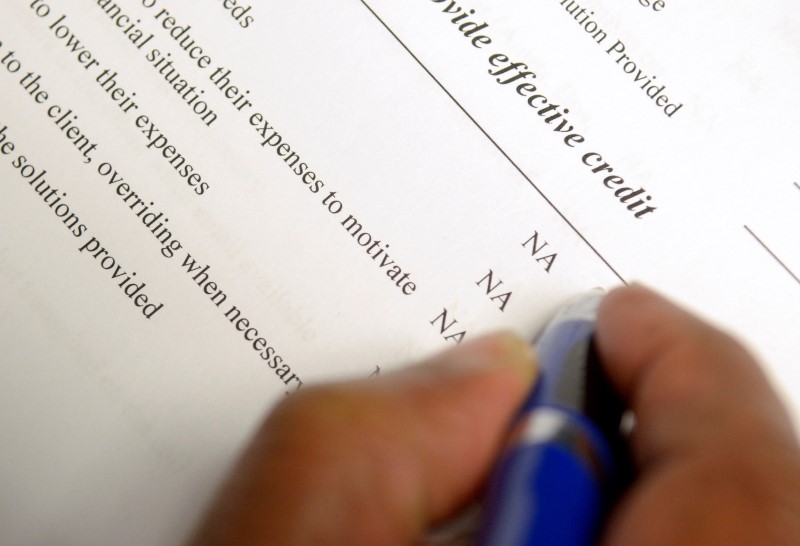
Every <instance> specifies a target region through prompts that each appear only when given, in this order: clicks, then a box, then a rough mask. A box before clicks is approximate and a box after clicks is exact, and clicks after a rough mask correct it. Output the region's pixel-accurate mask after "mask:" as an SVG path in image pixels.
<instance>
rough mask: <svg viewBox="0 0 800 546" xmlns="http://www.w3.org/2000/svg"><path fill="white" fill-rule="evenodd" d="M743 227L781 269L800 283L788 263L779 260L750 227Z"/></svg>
mask: <svg viewBox="0 0 800 546" xmlns="http://www.w3.org/2000/svg"><path fill="white" fill-rule="evenodd" d="M744 229H746V230H747V233H749V234H750V235H752V237H753V239H755V240H756V241H758V244H760V245H761V247H762V248H763V249H764V250H766V251H767V252H769V255H770V256H772V257H773V258H774V259H775V261H776V262H778V263H779V264H780V266H781V267H782V268H783V269H785V270H786V272H787V273H788V274H789V275H791V276H792V278H793V279H794V280H795V282H797V284H800V277H798V276H797V275H796V274H795V273H794V271H792V270H791V269H789V266H788V265H786V264H785V263H784V262H783V260H781V259H780V258H779V257H778V255H777V254H775V253H774V252H773V251H772V249H771V248H770V247H768V246H767V244H766V243H765V242H764V241H762V240H761V239H760V238H759V237H758V235H756V234H755V233H753V230H752V229H750V228H749V227H747V226H744Z"/></svg>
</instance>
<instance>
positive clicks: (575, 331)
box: [478, 289, 627, 546]
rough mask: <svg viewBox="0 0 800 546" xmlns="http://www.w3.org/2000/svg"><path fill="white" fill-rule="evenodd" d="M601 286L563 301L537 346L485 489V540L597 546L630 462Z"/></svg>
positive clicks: (493, 545)
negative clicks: (608, 360)
mask: <svg viewBox="0 0 800 546" xmlns="http://www.w3.org/2000/svg"><path fill="white" fill-rule="evenodd" d="M602 297H603V291H602V290H600V289H597V290H594V291H592V292H590V293H587V294H585V295H582V296H579V297H578V298H576V299H574V300H572V301H571V302H570V303H568V304H567V305H566V306H564V307H563V308H562V309H561V310H560V311H559V312H558V313H557V314H556V316H555V317H554V318H553V319H552V321H551V322H550V323H549V324H548V325H547V327H546V328H545V330H544V331H543V332H542V334H541V335H540V336H539V339H538V340H537V342H536V352H537V354H538V357H539V363H540V377H539V381H538V382H537V384H536V386H535V387H534V389H533V391H532V392H531V394H530V395H529V397H528V399H527V400H526V401H525V403H524V405H523V407H522V409H521V410H520V412H519V414H518V415H517V417H516V419H515V420H514V423H513V425H512V428H511V432H510V434H509V439H508V442H507V445H506V448H505V450H504V452H503V454H502V455H501V457H500V459H499V460H498V462H497V464H496V466H495V469H494V472H493V475H492V477H491V478H490V481H489V486H488V490H487V499H486V504H485V506H484V520H483V527H482V529H481V532H480V534H479V541H478V543H479V544H480V545H485V546H521V545H528V546H585V545H591V544H594V542H595V540H596V539H597V535H598V532H599V530H600V526H601V523H602V521H603V518H604V516H605V514H606V512H607V511H608V508H609V507H610V506H611V504H612V503H613V499H614V497H615V496H616V494H618V492H619V490H620V489H621V486H622V483H623V481H624V478H625V470H626V468H627V464H626V459H627V457H626V455H625V448H624V442H623V441H622V435H621V433H620V423H621V419H622V415H623V412H624V409H625V408H624V405H623V404H622V403H621V401H620V399H619V398H618V397H617V396H616V395H615V393H614V391H613V389H612V388H611V386H610V384H609V383H608V381H607V380H606V377H605V374H604V373H603V371H602V369H601V368H600V364H599V362H598V358H597V354H596V351H595V348H594V329H595V327H594V325H595V319H596V316H597V308H598V306H599V304H600V300H601V299H602Z"/></svg>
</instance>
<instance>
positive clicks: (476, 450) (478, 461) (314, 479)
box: [197, 334, 535, 545]
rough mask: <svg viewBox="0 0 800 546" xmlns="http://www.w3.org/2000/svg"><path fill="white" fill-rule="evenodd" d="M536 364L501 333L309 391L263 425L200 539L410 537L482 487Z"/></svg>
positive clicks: (392, 540) (374, 541) (387, 540)
mask: <svg viewBox="0 0 800 546" xmlns="http://www.w3.org/2000/svg"><path fill="white" fill-rule="evenodd" d="M534 375H535V364H534V357H533V353H532V351H531V349H530V348H529V345H528V344H527V343H525V342H524V341H522V340H521V339H519V338H517V337H515V336H513V335H510V334H500V335H494V336H487V337H483V338H480V339H477V340H475V341H472V342H468V343H464V344H463V345H461V346H459V347H457V348H455V349H453V350H450V351H447V352H445V353H442V354H441V355H439V356H437V357H434V358H433V359H431V361H429V362H427V363H424V364H422V365H418V366H414V367H412V368H408V369H405V370H403V371H400V372H398V373H394V374H389V375H386V376H384V377H382V378H379V379H377V380H371V381H369V380H367V381H354V382H348V383H339V384H331V385H326V386H319V387H312V388H308V389H307V390H305V391H301V392H300V393H298V394H296V395H294V396H292V397H291V398H288V399H287V400H285V401H284V402H283V403H282V404H280V405H279V406H278V407H277V408H276V410H275V411H274V412H273V413H272V415H271V416H270V417H269V418H268V419H267V421H266V422H265V424H264V425H263V426H262V428H261V430H260V431H259V432H258V433H257V435H256V437H255V439H254V441H253V443H252V445H251V446H250V448H249V449H248V451H247V452H246V454H245V456H244V457H243V459H242V461H241V462H240V464H239V466H238V468H237V470H236V472H235V473H234V475H233V477H232V479H231V481H230V482H229V483H228V484H227V486H226V488H225V489H224V491H223V494H222V495H221V496H220V499H219V501H218V502H217V504H216V506H215V507H214V508H213V509H212V511H211V513H210V515H209V517H208V519H207V521H206V522H205V523H204V525H203V527H202V528H201V530H200V532H199V534H198V535H197V543H198V544H232V543H235V544H257V543H259V544H264V543H269V544H371V545H379V544H398V543H411V542H413V541H414V540H415V539H417V538H418V537H419V536H421V534H422V533H423V532H424V531H425V530H426V529H427V528H428V527H430V526H432V525H434V524H435V523H436V522H439V521H441V520H442V519H444V518H446V517H448V516H450V515H452V514H453V513H455V512H456V511H457V510H458V509H459V508H461V507H463V506H464V505H465V504H466V503H467V502H468V501H469V500H470V499H471V498H472V497H474V496H475V494H476V493H477V491H478V489H479V488H480V487H481V485H482V483H483V481H484V480H485V478H486V476H487V474H488V472H489V470H490V467H491V464H492V462H493V460H494V458H495V457H496V455H497V454H498V452H499V450H500V448H501V445H502V441H503V437H504V434H505V432H506V427H507V424H508V423H509V421H510V419H511V418H512V416H513V414H514V412H515V411H516V409H517V408H518V407H519V405H520V404H521V403H522V401H523V400H524V398H525V395H526V394H527V392H528V389H529V388H530V385H531V383H532V381H533V378H534Z"/></svg>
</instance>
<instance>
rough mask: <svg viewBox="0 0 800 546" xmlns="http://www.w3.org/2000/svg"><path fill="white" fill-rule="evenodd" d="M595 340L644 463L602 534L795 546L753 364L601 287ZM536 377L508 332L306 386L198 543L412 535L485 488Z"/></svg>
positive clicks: (787, 474) (781, 415)
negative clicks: (394, 366)
mask: <svg viewBox="0 0 800 546" xmlns="http://www.w3.org/2000/svg"><path fill="white" fill-rule="evenodd" d="M597 336H598V347H599V350H600V352H601V356H602V358H603V360H604V362H605V364H606V367H607V369H608V372H609V374H610V375H611V377H612V380H613V381H614V382H615V384H616V386H617V387H618V388H619V390H620V392H621V393H623V394H624V395H625V396H626V397H627V398H628V400H629V401H630V404H631V407H632V408H633V410H634V412H635V413H636V417H637V426H636V429H635V431H634V434H633V438H632V444H633V445H632V447H633V450H634V455H635V458H636V462H637V464H638V467H639V478H638V479H637V481H636V482H635V484H634V485H633V487H632V488H631V490H630V491H629V493H628V495H627V496H626V497H625V498H624V499H623V501H622V502H621V503H620V505H619V506H618V508H617V510H616V511H615V513H614V515H613V517H612V518H611V520H610V522H609V524H608V526H607V529H606V532H605V538H604V543H605V544H607V545H608V546H639V545H643V544H647V545H654V546H657V545H680V546H694V545H697V546H699V545H703V546H714V545H725V546H728V545H731V544H736V545H750V544H752V545H763V544H770V545H783V544H786V545H790V544H791V545H797V544H800V449H799V448H798V445H797V441H796V439H795V436H794V431H793V429H792V426H791V424H790V421H789V419H788V417H787V415H786V414H785V412H784V410H783V408H782V407H781V405H780V403H779V402H778V400H777V398H776V396H775V394H774V392H773V391H772V389H771V388H770V387H769V385H768V383H767V381H766V379H765V378H764V376H763V374H762V373H761V371H760V370H759V368H758V366H757V365H756V364H755V363H754V361H753V360H752V358H751V357H750V356H749V355H748V354H747V353H746V352H745V351H744V350H743V349H742V348H741V347H740V346H739V345H737V344H736V343H735V342H734V341H732V340H731V339H729V338H727V337H726V336H724V335H723V334H721V333H720V332H718V331H717V330H714V329H713V328H711V327H709V326H708V325H706V324H704V323H702V322H700V321H699V320H698V319H696V318H694V317H692V316H691V315H689V314H687V313H685V312H683V311H681V310H680V309H678V308H676V307H674V306H673V305H671V304H670V303H668V302H667V301H665V300H663V299H662V298H660V297H658V296H656V295H654V294H652V293H651V292H649V291H647V290H645V289H643V288H640V287H634V288H626V289H620V290H617V291H615V292H612V293H611V294H609V295H608V296H607V297H606V298H605V300H604V302H603V304H602V306H601V309H600V317H599V320H598V335H597ZM534 377H535V359H534V357H533V355H532V353H531V352H530V350H529V348H528V344H527V343H525V342H523V341H521V340H519V339H518V338H516V337H514V336H512V335H510V334H502V335H495V336H488V337H485V338H481V339H478V340H475V341H472V342H469V343H465V344H463V345H461V346H460V347H458V348H455V349H453V350H451V351H448V352H446V353H443V354H441V355H439V356H437V357H435V358H434V359H432V361H430V362H428V363H425V364H422V365H419V366H416V367H413V368H409V369H406V370H403V371H401V372H397V373H395V374H390V375H387V376H384V377H382V378H380V379H377V380H370V381H358V382H349V383H339V384H333V385H328V386H320V387H311V388H308V389H306V390H304V391H301V392H300V393H298V394H295V395H293V396H292V397H290V398H288V399H287V400H285V401H284V402H283V403H281V404H280V405H279V406H278V407H277V408H276V410H275V411H274V412H273V413H272V415H270V417H269V418H268V419H267V421H266V422H265V424H264V425H263V427H262V428H261V430H260V431H259V432H258V433H257V435H256V437H255V439H254V441H253V443H252V445H251V446H250V448H249V449H248V451H247V452H246V454H245V456H244V457H243V459H242V461H241V462H240V464H239V465H238V467H237V469H236V471H235V473H234V474H233V476H232V478H231V480H230V481H229V482H228V484H227V485H226V487H225V489H224V490H223V492H222V494H221V495H220V497H219V499H218V500H217V503H216V504H215V506H214V507H213V509H212V511H211V512H210V514H209V516H208V518H207V519H206V520H205V522H204V523H203V525H202V527H201V528H200V530H199V532H198V534H197V536H196V538H195V542H196V544H206V545H211V544H242V545H246V544H347V545H350V544H365V545H382V544H410V543H414V542H417V541H418V540H419V539H420V537H422V536H423V535H424V533H425V531H426V530H427V529H429V528H431V527H432V526H434V525H436V524H437V523H439V522H441V521H443V520H445V519H447V518H448V517H450V516H452V515H453V514H455V513H457V512H458V511H459V510H460V509H461V508H463V507H464V506H465V505H467V504H468V503H469V502H470V501H471V500H473V499H474V498H475V497H476V496H477V495H478V494H479V493H480V491H481V488H482V486H483V484H484V482H485V480H486V477H487V475H488V473H489V471H490V469H491V465H492V463H493V460H494V459H495V458H496V456H497V455H498V453H499V450H500V448H501V446H502V443H503V436H504V433H505V431H506V428H507V425H508V423H509V421H510V419H511V418H512V416H513V414H514V411H515V410H516V409H517V407H518V406H519V404H520V403H521V402H522V400H523V399H524V397H525V396H526V394H527V392H528V390H529V389H530V386H531V383H532V382H533V380H534Z"/></svg>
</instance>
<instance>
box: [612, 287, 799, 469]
mask: <svg viewBox="0 0 800 546" xmlns="http://www.w3.org/2000/svg"><path fill="white" fill-rule="evenodd" d="M597 344H598V350H599V352H600V355H601V358H602V360H603V362H604V365H605V367H606V369H607V371H608V373H609V375H610V376H611V380H612V382H614V384H615V385H616V386H617V388H618V389H619V391H620V392H621V393H622V394H623V396H624V397H626V398H627V400H628V401H629V404H630V406H631V408H632V410H633V411H634V414H635V415H636V421H637V427H636V428H637V431H636V433H635V435H634V438H633V447H634V455H635V456H636V457H637V459H638V461H639V463H640V464H648V463H651V462H653V461H656V460H658V459H660V458H662V457H668V456H670V455H671V454H674V453H676V452H686V451H687V450H688V451H692V450H705V449H708V448H709V447H712V446H713V447H715V448H723V449H724V448H730V449H734V450H735V449H738V448H739V446H741V445H748V444H751V443H758V442H762V443H763V442H768V445H770V446H773V445H775V442H777V443H779V444H785V445H784V447H791V448H792V449H794V448H796V439H795V436H794V431H793V428H792V425H791V422H790V419H789V417H788V415H787V414H786V412H785V410H784V408H783V406H782V404H781V403H780V401H779V400H778V397H777V395H776V394H775V392H774V391H773V389H772V387H771V386H770V384H769V382H768V380H767V378H766V377H765V375H764V373H763V372H762V371H761V369H760V368H759V366H758V364H757V363H756V362H755V360H754V359H753V358H752V357H751V356H750V354H748V352H747V351H746V350H745V349H744V348H743V347H742V346H741V345H740V344H739V343H737V342H736V341H734V340H733V339H732V338H730V337H729V336H728V335H726V334H724V333H722V332H721V331H719V330H717V329H716V328H713V327H712V326H710V325H708V324H706V323H705V322H703V321H701V320H700V319H698V318H697V317H695V316H693V315H691V314H690V313H688V312H686V311H684V310H683V309H681V308H679V307H677V306H676V305H674V304H672V303H670V302H669V301H667V300H666V299H664V298H662V297H661V296H658V295H656V294H655V293H653V292H652V291H650V290H648V289H646V288H644V287H641V286H633V287H628V288H622V289H618V290H615V291H613V292H611V293H610V294H608V296H606V298H605V299H604V301H603V302H602V304H601V306H600V310H599V317H598V324H597Z"/></svg>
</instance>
